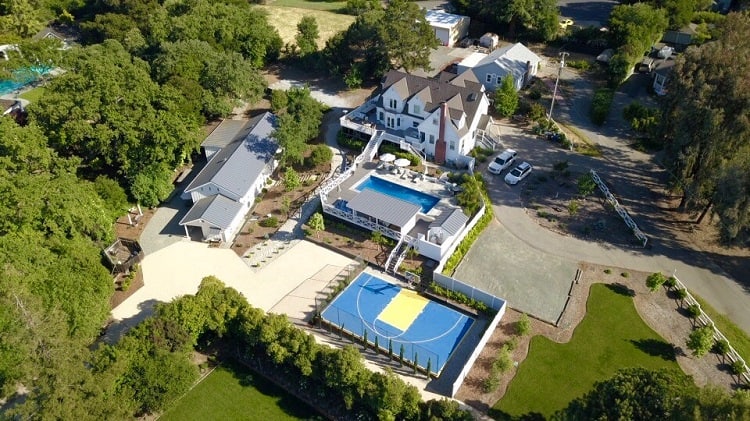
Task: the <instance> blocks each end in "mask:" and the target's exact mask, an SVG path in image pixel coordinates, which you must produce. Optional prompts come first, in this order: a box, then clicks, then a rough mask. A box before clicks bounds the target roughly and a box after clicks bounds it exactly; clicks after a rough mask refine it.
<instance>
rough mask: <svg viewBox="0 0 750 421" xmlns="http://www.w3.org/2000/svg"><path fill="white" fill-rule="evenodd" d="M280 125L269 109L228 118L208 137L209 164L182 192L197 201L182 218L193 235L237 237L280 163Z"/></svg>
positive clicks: (222, 238) (209, 238) (218, 238)
mask: <svg viewBox="0 0 750 421" xmlns="http://www.w3.org/2000/svg"><path fill="white" fill-rule="evenodd" d="M275 124H276V117H275V116H274V115H273V114H271V113H268V112H266V113H264V114H261V115H259V116H257V117H254V118H253V119H251V120H224V121H222V122H221V124H219V126H218V127H216V129H214V131H213V132H211V134H210V135H209V136H208V137H207V138H206V139H205V140H204V141H203V143H202V144H201V146H202V147H203V149H204V153H205V154H206V159H208V163H207V164H206V166H205V167H204V168H203V169H202V170H201V171H200V172H199V173H198V175H196V176H195V178H194V179H193V181H192V182H191V183H190V185H188V186H187V188H186V189H185V191H184V192H183V193H182V196H181V197H182V198H183V199H186V200H187V199H190V200H192V202H193V206H192V208H190V210H189V211H188V213H187V214H186V215H185V216H184V217H183V218H182V220H181V221H180V225H182V226H184V227H185V234H186V235H187V236H188V237H189V236H190V231H189V228H194V229H199V230H200V231H201V238H202V239H203V240H206V241H223V242H228V241H231V240H232V238H234V235H235V234H236V233H237V230H238V229H240V228H241V226H242V221H243V220H244V216H245V214H246V213H247V211H248V210H249V209H250V206H252V204H253V203H254V201H255V197H256V196H257V195H258V194H259V193H260V192H261V191H262V189H263V187H264V186H265V185H266V180H267V179H268V177H269V176H270V175H271V174H272V173H273V171H274V169H275V168H276V166H277V164H278V162H277V161H276V160H275V159H274V157H275V155H276V151H277V149H278V143H277V142H276V140H275V139H273V138H272V137H271V135H272V133H273V131H274V129H275Z"/></svg>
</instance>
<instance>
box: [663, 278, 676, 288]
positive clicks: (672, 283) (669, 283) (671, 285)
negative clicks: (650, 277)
mask: <svg viewBox="0 0 750 421" xmlns="http://www.w3.org/2000/svg"><path fill="white" fill-rule="evenodd" d="M664 285H665V286H666V287H667V288H670V289H671V288H674V287H676V286H677V278H675V277H674V276H670V277H669V278H667V280H666V281H664Z"/></svg>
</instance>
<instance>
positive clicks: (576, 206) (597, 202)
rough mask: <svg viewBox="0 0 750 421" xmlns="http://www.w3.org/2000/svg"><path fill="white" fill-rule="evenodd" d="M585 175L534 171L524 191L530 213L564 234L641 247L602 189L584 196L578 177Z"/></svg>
mask: <svg viewBox="0 0 750 421" xmlns="http://www.w3.org/2000/svg"><path fill="white" fill-rule="evenodd" d="M585 175H586V174H585V173H583V172H574V171H569V170H567V169H564V170H562V171H555V170H552V171H545V170H537V171H535V172H533V173H532V174H531V176H530V177H529V180H528V182H527V183H526V184H525V185H524V188H523V190H522V193H521V198H522V200H523V203H524V207H525V208H526V214H527V215H529V217H530V218H531V219H533V220H534V221H535V222H536V223H537V224H539V225H541V226H543V227H545V228H547V229H549V230H552V231H555V232H558V233H561V234H566V235H573V236H575V237H578V238H581V239H584V240H588V241H598V242H606V243H609V244H617V245H624V246H639V245H640V242H639V241H638V240H637V239H636V238H635V236H634V235H633V233H632V232H631V231H630V229H629V228H628V227H627V225H625V223H624V222H623V221H622V218H620V216H619V215H618V214H617V213H616V212H615V211H614V208H613V207H612V205H610V204H609V203H608V202H607V201H606V199H605V198H604V195H603V194H602V193H601V191H599V189H598V188H595V189H594V191H593V192H591V194H588V195H586V196H582V195H581V193H580V191H579V188H578V180H579V179H580V178H581V177H584V176H585Z"/></svg>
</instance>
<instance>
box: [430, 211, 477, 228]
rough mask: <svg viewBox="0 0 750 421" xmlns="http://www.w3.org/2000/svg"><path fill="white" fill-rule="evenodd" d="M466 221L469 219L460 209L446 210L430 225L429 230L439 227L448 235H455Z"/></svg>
mask: <svg viewBox="0 0 750 421" xmlns="http://www.w3.org/2000/svg"><path fill="white" fill-rule="evenodd" d="M468 221H469V217H468V216H466V214H465V213H464V211H462V210H461V209H458V208H456V209H447V210H444V211H443V212H442V213H440V215H438V216H437V218H435V220H434V221H432V222H431V223H430V228H434V227H440V228H442V229H443V230H444V231H446V232H448V233H450V235H456V233H458V232H459V231H460V230H461V228H463V226H464V225H466V222H468Z"/></svg>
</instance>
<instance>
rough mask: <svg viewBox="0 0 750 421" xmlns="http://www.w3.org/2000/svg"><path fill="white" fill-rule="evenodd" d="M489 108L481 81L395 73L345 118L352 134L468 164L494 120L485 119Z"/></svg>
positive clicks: (430, 157) (432, 157)
mask: <svg viewBox="0 0 750 421" xmlns="http://www.w3.org/2000/svg"><path fill="white" fill-rule="evenodd" d="M452 78H455V79H452ZM488 109H489V99H488V98H487V95H485V93H484V87H482V85H481V84H480V83H478V82H477V80H476V79H473V80H472V79H471V78H467V77H463V78H461V79H460V80H459V79H458V77H456V76H455V75H452V74H449V73H443V74H441V77H440V78H439V79H427V78H423V77H419V76H414V75H410V74H407V73H403V72H400V71H396V70H392V71H390V72H388V74H386V76H385V78H384V79H383V82H382V85H381V88H380V90H379V93H377V94H376V95H374V96H373V98H372V99H370V100H369V101H367V102H366V103H364V104H362V105H361V106H360V107H358V108H357V109H355V110H354V111H352V112H350V113H348V114H346V115H345V116H343V117H342V118H341V126H342V128H343V131H344V133H346V134H348V135H350V136H356V137H359V138H363V139H368V140H369V139H371V138H374V137H375V136H380V137H382V140H385V141H389V142H393V143H397V144H399V145H400V146H401V147H402V148H404V149H408V148H413V149H415V150H416V151H417V152H418V153H419V154H420V155H422V156H423V157H425V158H427V159H428V160H431V161H434V162H436V163H439V164H443V163H446V162H449V163H454V164H456V165H464V166H465V165H469V164H468V162H469V161H470V160H471V158H469V157H467V155H468V153H469V151H471V149H473V148H474V146H475V144H476V142H477V138H478V137H483V136H484V131H485V129H486V126H487V124H489V122H490V121H491V120H490V119H489V118H487V117H485V116H486V114H487V111H488Z"/></svg>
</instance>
